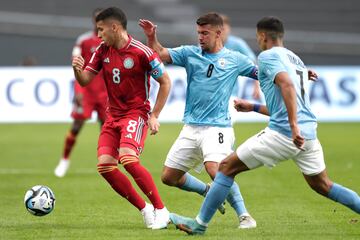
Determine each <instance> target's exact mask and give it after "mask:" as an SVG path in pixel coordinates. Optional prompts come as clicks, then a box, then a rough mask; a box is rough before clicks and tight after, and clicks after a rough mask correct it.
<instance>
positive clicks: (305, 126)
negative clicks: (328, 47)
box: [258, 47, 317, 139]
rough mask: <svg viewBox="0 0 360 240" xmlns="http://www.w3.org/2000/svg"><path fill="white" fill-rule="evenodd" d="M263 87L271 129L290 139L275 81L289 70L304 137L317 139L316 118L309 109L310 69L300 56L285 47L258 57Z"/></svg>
mask: <svg viewBox="0 0 360 240" xmlns="http://www.w3.org/2000/svg"><path fill="white" fill-rule="evenodd" d="M258 64H259V81H260V87H261V90H262V91H263V93H264V95H265V100H266V106H267V108H268V110H269V114H270V122H269V128H271V129H273V130H275V131H278V132H280V133H282V134H284V135H286V136H287V137H289V138H291V137H292V135H291V128H290V125H289V120H288V113H287V110H286V106H285V103H284V100H283V98H282V95H281V92H280V88H279V87H278V86H277V85H276V84H275V83H274V81H275V77H276V75H277V74H278V73H280V72H287V73H288V74H289V76H290V78H291V81H292V82H293V84H294V87H295V90H296V102H297V120H298V125H299V128H300V131H301V135H302V136H303V137H304V138H305V139H316V127H317V123H316V117H315V115H314V114H313V113H312V111H311V109H310V99H309V95H308V85H309V80H308V79H309V78H308V70H307V69H306V67H305V65H304V63H303V62H302V61H301V59H300V58H299V57H298V56H297V55H295V54H294V53H293V52H291V51H290V50H288V49H286V48H283V47H273V48H271V49H269V50H266V51H264V52H262V53H261V54H260V55H259V57H258Z"/></svg>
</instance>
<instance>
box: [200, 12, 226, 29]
mask: <svg viewBox="0 0 360 240" xmlns="http://www.w3.org/2000/svg"><path fill="white" fill-rule="evenodd" d="M196 24H197V25H199V26H203V25H206V24H209V25H211V26H215V27H222V26H223V25H224V23H223V19H222V18H221V16H220V14H218V13H216V12H209V13H206V14H204V15H202V16H200V17H199V18H198V19H197V20H196Z"/></svg>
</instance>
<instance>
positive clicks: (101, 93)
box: [54, 9, 107, 177]
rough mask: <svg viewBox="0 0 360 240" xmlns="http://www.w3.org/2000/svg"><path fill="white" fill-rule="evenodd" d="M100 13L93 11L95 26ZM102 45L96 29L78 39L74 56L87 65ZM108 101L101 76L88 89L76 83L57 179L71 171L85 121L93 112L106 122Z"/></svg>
mask: <svg viewBox="0 0 360 240" xmlns="http://www.w3.org/2000/svg"><path fill="white" fill-rule="evenodd" d="M100 11H101V9H95V10H94V11H93V15H92V17H93V22H94V24H95V17H96V16H97V14H98V13H100ZM100 43H101V39H100V38H99V37H98V36H97V30H96V28H95V29H94V31H89V32H86V33H84V34H82V35H80V36H79V37H78V39H77V41H76V45H75V46H74V48H73V52H72V56H73V57H75V56H82V57H83V58H84V60H85V64H87V63H88V62H89V60H90V58H91V55H92V54H93V53H94V52H95V50H96V47H97V46H98V45H99V44H100ZM106 101H107V92H106V87H105V84H104V81H103V79H102V76H101V74H99V75H97V76H96V77H95V79H94V80H93V81H92V82H91V84H89V85H88V86H86V87H81V86H80V85H79V83H77V82H76V81H75V85H74V100H73V111H72V113H71V117H72V118H73V123H72V125H71V129H70V130H69V132H68V134H67V135H66V138H65V143H64V149H63V155H62V158H61V159H60V161H59V164H58V165H57V167H56V168H55V171H54V172H55V175H56V176H57V177H64V176H65V174H66V172H67V170H68V169H69V166H70V159H69V156H70V153H71V151H72V149H73V147H74V145H75V142H76V138H77V136H78V134H79V132H80V130H81V128H82V126H83V125H84V123H85V121H86V120H87V119H89V118H91V114H92V112H93V111H96V112H97V115H98V121H99V123H100V124H101V125H102V124H103V123H104V122H105V117H106V114H105V110H106Z"/></svg>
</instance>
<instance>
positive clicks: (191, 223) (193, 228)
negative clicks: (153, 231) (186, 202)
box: [170, 213, 206, 235]
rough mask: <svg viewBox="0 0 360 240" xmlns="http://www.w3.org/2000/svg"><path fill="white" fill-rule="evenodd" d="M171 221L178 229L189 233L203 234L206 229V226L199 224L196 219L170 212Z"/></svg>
mask: <svg viewBox="0 0 360 240" xmlns="http://www.w3.org/2000/svg"><path fill="white" fill-rule="evenodd" d="M170 221H171V222H172V223H173V224H174V225H175V226H176V228H177V229H180V230H181V231H184V232H186V233H187V234H189V235H203V234H204V233H205V231H206V227H205V226H203V225H201V224H199V223H198V222H197V221H196V220H195V219H192V218H187V217H183V216H180V215H177V214H175V213H170Z"/></svg>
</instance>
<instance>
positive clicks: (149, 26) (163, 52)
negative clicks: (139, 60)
mask: <svg viewBox="0 0 360 240" xmlns="http://www.w3.org/2000/svg"><path fill="white" fill-rule="evenodd" d="M139 26H140V27H142V29H143V30H144V33H145V36H146V38H147V44H148V46H149V47H150V48H152V49H154V50H155V51H156V52H157V54H159V56H160V59H161V61H163V62H166V63H172V60H171V57H170V54H169V51H168V49H167V48H164V47H163V46H162V45H161V44H160V42H159V41H158V39H157V36H156V28H157V26H156V25H155V24H154V23H152V22H151V21H149V20H146V19H140V20H139Z"/></svg>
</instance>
